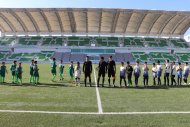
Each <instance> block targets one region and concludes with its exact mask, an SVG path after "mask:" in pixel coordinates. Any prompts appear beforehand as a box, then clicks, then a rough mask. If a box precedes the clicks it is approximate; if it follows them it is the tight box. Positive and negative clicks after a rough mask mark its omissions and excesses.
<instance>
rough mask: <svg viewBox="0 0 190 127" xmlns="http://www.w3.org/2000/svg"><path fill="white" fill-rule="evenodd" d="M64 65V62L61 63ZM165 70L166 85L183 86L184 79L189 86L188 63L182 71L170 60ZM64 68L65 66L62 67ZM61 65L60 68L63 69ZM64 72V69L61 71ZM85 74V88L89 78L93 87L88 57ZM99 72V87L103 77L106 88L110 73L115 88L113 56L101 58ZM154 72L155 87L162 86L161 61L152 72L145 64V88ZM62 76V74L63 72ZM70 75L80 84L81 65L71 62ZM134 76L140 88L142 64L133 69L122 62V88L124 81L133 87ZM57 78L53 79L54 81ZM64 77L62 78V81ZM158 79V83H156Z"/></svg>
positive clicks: (84, 66) (166, 62)
mask: <svg viewBox="0 0 190 127" xmlns="http://www.w3.org/2000/svg"><path fill="white" fill-rule="evenodd" d="M55 63H56V62H55V59H53V64H52V74H53V76H55V75H56V73H53V72H55V71H56V66H55V65H56V64H55ZM61 63H62V61H61ZM164 65H165V69H164V85H168V86H169V85H181V83H182V78H183V80H184V84H187V79H188V76H189V72H190V71H189V66H188V63H185V64H184V68H183V69H182V66H181V63H178V65H177V66H176V65H175V62H172V63H171V64H170V63H169V60H166V61H165V64H164ZM62 66H63V65H62ZM62 66H60V65H59V68H60V67H62ZM60 70H63V69H60ZM82 70H83V73H84V83H85V86H87V78H89V84H90V86H91V73H92V70H93V68H92V62H91V61H90V60H89V57H88V56H87V57H86V60H85V62H84V64H83V69H82ZM96 70H97V71H98V80H97V85H98V87H99V86H100V78H101V77H102V86H103V87H104V82H105V75H106V73H108V83H109V86H111V77H112V79H113V86H115V77H116V63H115V61H114V60H113V59H112V56H110V57H109V60H108V62H106V61H105V60H104V57H101V58H100V62H99V64H98V67H97V68H96ZM150 71H152V73H153V85H159V86H160V85H162V83H161V76H162V72H163V69H162V65H161V64H160V61H157V64H155V63H153V65H152V70H150V69H149V67H148V65H147V62H145V63H144V65H143V67H142V73H143V74H142V75H143V84H144V86H148V80H149V72H150ZM61 74H62V72H61ZM69 75H70V77H71V79H73V77H75V82H76V84H77V85H78V84H80V76H81V67H80V63H79V62H77V65H76V66H75V67H73V62H71V64H70V66H69ZM133 75H134V78H135V81H134V82H135V86H138V80H139V77H140V75H141V68H140V64H139V62H138V61H137V62H136V65H135V66H134V67H132V66H131V65H130V62H129V61H128V62H127V66H125V65H124V62H121V66H120V86H122V81H123V80H124V84H125V86H132V76H133ZM176 75H177V82H176V80H175V76H176ZM126 77H127V80H128V83H127V82H126ZM170 78H171V84H169V79H170ZM54 79H55V78H54V77H53V79H52V80H54ZM61 79H62V77H60V80H61ZM156 79H157V83H156Z"/></svg>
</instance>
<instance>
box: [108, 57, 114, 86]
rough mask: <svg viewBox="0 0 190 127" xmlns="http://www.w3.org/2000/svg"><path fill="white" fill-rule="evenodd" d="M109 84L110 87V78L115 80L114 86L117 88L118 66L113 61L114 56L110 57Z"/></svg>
mask: <svg viewBox="0 0 190 127" xmlns="http://www.w3.org/2000/svg"><path fill="white" fill-rule="evenodd" d="M107 65H108V83H109V86H110V78H111V77H112V78H113V86H115V73H116V64H115V61H114V60H113V59H112V56H110V57H109V61H108V64H107Z"/></svg>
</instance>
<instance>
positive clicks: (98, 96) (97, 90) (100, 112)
mask: <svg viewBox="0 0 190 127" xmlns="http://www.w3.org/2000/svg"><path fill="white" fill-rule="evenodd" d="M93 71H94V80H95V85H96V96H97V104H98V113H99V114H102V113H103V110H102V102H101V98H100V93H99V89H98V84H97V79H96V72H95V69H94V65H93Z"/></svg>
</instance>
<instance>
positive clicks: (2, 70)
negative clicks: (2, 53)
mask: <svg viewBox="0 0 190 127" xmlns="http://www.w3.org/2000/svg"><path fill="white" fill-rule="evenodd" d="M5 72H6V66H1V68H0V75H1V76H2V77H5Z"/></svg>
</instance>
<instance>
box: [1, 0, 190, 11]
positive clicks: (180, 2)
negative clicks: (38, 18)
mask: <svg viewBox="0 0 190 127" xmlns="http://www.w3.org/2000/svg"><path fill="white" fill-rule="evenodd" d="M189 6H190V0H0V7H1V8H14V7H15V8H38V7H39V8H46V7H47V8H49V7H51V8H57V7H77V8H130V9H158V10H186V11H190V7H189Z"/></svg>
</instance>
